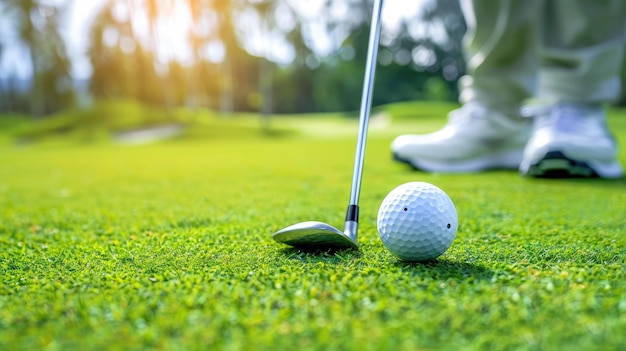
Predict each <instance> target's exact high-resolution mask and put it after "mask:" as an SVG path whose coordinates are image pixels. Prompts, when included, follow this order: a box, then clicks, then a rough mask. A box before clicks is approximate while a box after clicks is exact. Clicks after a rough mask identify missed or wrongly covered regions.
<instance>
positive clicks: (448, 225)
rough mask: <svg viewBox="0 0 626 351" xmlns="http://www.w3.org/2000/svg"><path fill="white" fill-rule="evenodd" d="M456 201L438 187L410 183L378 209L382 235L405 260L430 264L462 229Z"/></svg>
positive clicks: (392, 251)
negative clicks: (429, 261) (459, 226)
mask: <svg viewBox="0 0 626 351" xmlns="http://www.w3.org/2000/svg"><path fill="white" fill-rule="evenodd" d="M458 223H459V222H458V217H457V213H456V209H455V208H454V204H453V203H452V200H450V198H449V197H448V195H446V193H445V192H444V191H443V190H441V189H439V188H438V187H436V186H434V185H432V184H429V183H424V182H410V183H405V184H402V185H400V186H398V187H396V188H395V189H393V190H392V191H391V192H390V193H389V194H388V195H387V196H386V197H385V199H384V200H383V202H382V204H381V205H380V208H379V210H378V218H377V227H378V234H379V235H380V239H381V240H382V242H383V244H384V245H385V247H386V248H387V249H388V250H389V251H391V253H392V254H394V255H396V256H397V257H399V258H400V259H402V260H405V261H428V260H432V259H434V258H437V257H439V256H440V255H441V254H443V253H444V252H445V251H446V250H447V249H448V248H449V247H450V245H452V241H453V240H454V237H455V236H456V230H457V228H458Z"/></svg>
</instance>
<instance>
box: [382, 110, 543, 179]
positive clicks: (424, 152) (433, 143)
mask: <svg viewBox="0 0 626 351" xmlns="http://www.w3.org/2000/svg"><path fill="white" fill-rule="evenodd" d="M448 117H449V120H448V123H447V124H446V125H445V126H444V127H443V128H442V129H440V130H438V131H436V132H433V133H430V134H424V135H401V136H399V137H397V138H396V139H395V140H394V141H393V142H392V144H391V150H392V152H393V156H394V159H395V160H397V161H400V162H404V163H408V164H409V165H411V166H413V167H414V168H416V169H419V170H422V171H426V172H441V173H455V172H478V171H484V170H489V169H518V168H519V165H520V162H521V160H522V154H523V150H524V146H525V145H526V142H527V141H528V138H529V137H530V130H531V124H530V120H529V119H527V118H521V117H509V116H506V115H504V114H502V113H500V112H498V111H494V110H492V109H488V108H486V107H484V106H482V105H480V104H478V103H469V104H465V105H464V106H463V107H461V108H459V109H457V110H454V111H452V112H451V113H450V114H449V116H448Z"/></svg>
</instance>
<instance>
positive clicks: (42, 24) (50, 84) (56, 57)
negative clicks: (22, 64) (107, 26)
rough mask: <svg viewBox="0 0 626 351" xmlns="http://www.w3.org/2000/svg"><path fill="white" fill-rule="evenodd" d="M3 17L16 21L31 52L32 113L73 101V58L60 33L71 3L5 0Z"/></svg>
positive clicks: (23, 43)
mask: <svg viewBox="0 0 626 351" xmlns="http://www.w3.org/2000/svg"><path fill="white" fill-rule="evenodd" d="M3 5H4V6H3V7H2V10H3V13H2V14H1V16H2V18H3V19H4V20H6V21H9V22H10V23H11V24H12V28H13V29H14V30H15V32H16V33H15V34H16V37H17V39H18V41H19V43H20V45H21V46H22V47H23V48H24V49H25V51H27V52H28V55H27V56H28V58H29V61H30V63H29V64H30V68H31V76H32V78H31V79H32V83H31V85H30V86H31V87H30V98H29V106H28V109H29V112H30V114H31V115H32V116H35V117H36V116H42V115H44V114H45V113H47V112H51V111H54V110H56V109H58V108H60V107H61V106H63V105H67V104H69V103H71V100H72V96H73V87H72V80H71V75H70V60H69V57H68V55H67V50H66V47H65V41H64V40H63V38H62V37H61V35H60V33H59V18H60V17H61V16H62V13H63V12H64V10H65V9H66V7H65V6H67V4H65V5H64V4H59V3H52V2H49V1H42V0H4V4H3Z"/></svg>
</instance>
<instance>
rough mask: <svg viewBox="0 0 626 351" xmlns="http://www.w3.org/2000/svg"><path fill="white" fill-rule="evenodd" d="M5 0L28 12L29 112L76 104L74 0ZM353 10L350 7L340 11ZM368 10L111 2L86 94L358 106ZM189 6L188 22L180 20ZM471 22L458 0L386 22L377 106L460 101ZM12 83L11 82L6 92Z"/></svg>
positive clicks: (234, 0) (338, 1) (23, 38)
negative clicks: (397, 24)
mask: <svg viewBox="0 0 626 351" xmlns="http://www.w3.org/2000/svg"><path fill="white" fill-rule="evenodd" d="M7 1H9V5H8V6H6V5H5V6H4V10H3V15H2V16H3V17H6V16H7V13H13V14H19V16H17V15H15V16H13V17H14V18H15V20H14V21H13V22H12V25H13V27H14V28H15V31H16V32H17V33H19V42H20V43H21V45H23V46H24V47H25V48H27V49H28V50H27V51H28V52H30V53H31V60H32V66H33V71H34V72H36V73H35V74H34V78H33V80H32V81H33V84H32V89H31V91H30V98H29V104H28V105H29V106H28V109H29V110H28V112H31V113H33V114H43V113H45V112H51V111H53V110H57V109H60V108H63V107H67V106H69V105H71V103H72V96H71V92H72V82H71V79H70V78H71V76H70V73H69V72H70V67H71V66H70V63H71V62H70V60H69V58H68V55H67V53H66V50H65V43H64V42H63V40H62V37H61V36H60V35H59V18H60V15H59V14H61V13H62V11H63V10H64V9H65V8H67V6H69V5H70V4H71V1H72V0H67V1H66V2H65V3H63V4H64V5H54V4H57V3H48V2H45V4H44V1H43V0H7ZM74 1H75V0H74ZM346 6H347V8H348V9H349V11H348V12H345V11H343V12H341V11H337V9H338V8H342V7H343V8H344V9H345V7H346ZM181 9H182V10H181ZM371 9H372V0H326V1H324V2H323V4H322V6H321V8H320V9H319V13H318V16H311V14H310V13H308V12H306V11H304V10H302V5H301V4H299V3H298V2H297V1H293V0H274V1H267V0H179V1H173V0H106V1H105V2H104V5H103V6H102V7H101V8H100V10H99V12H98V14H97V15H96V16H95V18H94V20H93V22H92V23H91V30H90V32H89V40H88V42H89V47H88V57H89V62H90V63H91V66H92V71H93V73H92V75H91V77H90V80H89V84H88V87H89V94H90V95H91V96H92V97H93V98H94V99H96V100H97V99H118V98H124V99H127V98H130V99H135V100H137V101H140V102H143V103H146V104H150V105H155V106H161V107H163V108H166V109H168V108H170V107H173V106H190V107H203V108H211V109H216V110H220V111H222V112H224V113H228V112H229V111H234V110H237V111H260V112H262V113H263V114H264V115H269V114H270V113H283V112H311V111H351V110H356V109H358V106H359V103H360V101H359V100H360V94H361V88H362V84H363V71H364V67H365V59H366V53H367V44H368V35H369V25H370V23H369V21H370V15H371ZM177 11H178V12H177ZM181 11H182V12H183V13H185V14H186V16H187V17H184V19H185V23H174V24H172V21H173V18H174V13H179V12H181ZM40 13H44V14H46V15H45V16H43V17H41V18H40V20H37V18H38V17H37V16H34V15H33V14H40ZM168 21H170V22H168ZM39 22H41V23H39ZM167 23H170V25H175V26H180V28H175V29H176V30H175V31H174V30H172V29H173V28H171V27H170V29H169V30H171V31H172V32H176V33H182V32H184V33H183V35H182V36H181V37H177V39H176V40H180V41H183V42H184V43H185V47H187V48H188V55H187V57H186V58H185V59H183V60H181V59H175V57H174V56H176V55H175V54H177V53H176V52H172V50H171V48H168V47H167V45H168V44H167V43H166V42H165V41H164V39H163V38H164V37H165V36H166V35H164V31H163V28H164V24H165V27H166V25H167ZM415 28H421V29H420V30H415ZM464 30H465V26H464V23H463V19H462V17H461V15H460V11H459V9H458V5H457V3H456V1H455V0H441V1H434V0H431V1H425V2H424V6H422V9H421V11H420V12H419V13H418V15H417V16H416V18H411V19H408V20H405V21H404V22H402V23H401V30H400V31H399V32H398V33H395V34H393V35H390V34H389V33H387V32H385V29H384V28H383V34H384V35H385V38H384V40H383V41H381V46H380V48H379V50H380V51H379V68H378V72H377V77H376V87H375V93H374V104H382V103H387V102H392V101H401V100H414V99H455V98H456V94H457V90H456V81H457V79H458V78H459V76H460V75H461V74H462V73H463V70H464V63H463V58H462V55H461V47H460V42H461V37H462V36H463V34H464ZM43 31H45V33H44V32H43ZM385 33H386V34H385ZM165 34H168V33H167V32H165ZM42 38H45V40H41V39H42ZM251 38H255V39H254V40H253V39H251ZM319 38H329V39H328V40H330V44H329V45H328V48H327V49H326V50H325V51H324V50H322V51H320V49H319V47H317V46H318V44H316V42H317V41H319ZM259 43H261V45H260V46H259ZM280 52H282V53H283V54H282V58H281V55H280ZM1 54H2V51H0V55H1ZM284 57H288V60H287V62H285V59H284ZM6 86H7V84H6V83H5V84H3V85H2V86H0V87H6ZM9 86H10V85H9ZM14 90H15V89H5V91H6V94H5V93H3V96H8V94H9V93H10V92H11V93H14ZM4 100H7V99H3V100H2V101H4ZM53 102H54V103H53ZM24 107H25V106H21V107H20V108H22V109H24ZM1 108H3V109H8V108H14V107H8V105H7V104H3V105H2V107H1Z"/></svg>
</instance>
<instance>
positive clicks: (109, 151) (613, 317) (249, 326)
mask: <svg viewBox="0 0 626 351" xmlns="http://www.w3.org/2000/svg"><path fill="white" fill-rule="evenodd" d="M450 108H451V107H450V106H447V105H442V106H433V105H424V104H407V105H396V106H391V107H389V108H388V109H386V110H382V112H385V111H386V114H387V115H388V116H391V123H390V124H389V120H386V119H385V117H384V116H383V115H380V116H377V117H378V119H374V121H373V124H372V128H371V131H370V136H369V139H368V146H367V154H366V164H365V172H364V178H363V187H362V192H361V202H360V205H361V217H360V219H361V221H360V223H361V227H360V232H359V235H360V237H359V242H360V244H361V246H360V250H358V251H340V252H334V253H332V252H317V253H310V252H299V251H296V250H294V249H291V248H288V247H285V246H281V245H279V244H277V243H275V242H273V240H272V239H271V233H272V232H274V231H275V230H278V229H280V228H281V227H284V226H286V225H289V224H292V223H296V222H300V221H304V220H311V219H312V220H319V221H324V222H328V223H330V224H334V225H337V226H341V225H342V223H343V215H344V211H345V208H346V206H347V203H348V199H349V190H350V183H351V177H352V165H353V157H354V146H355V140H354V139H355V138H354V134H355V133H356V121H355V120H354V119H345V118H340V117H333V116H330V117H315V118H316V119H312V118H309V119H305V120H302V119H299V118H295V117H294V118H291V117H290V118H287V117H284V118H283V117H278V118H276V119H274V120H273V121H272V125H273V126H274V128H282V127H285V128H287V129H289V130H291V131H293V133H284V134H279V135H274V136H266V135H264V134H262V133H260V132H259V133H245V134H244V135H243V136H242V137H237V136H236V135H232V133H231V134H229V135H230V136H229V137H228V138H215V137H199V136H195V137H188V138H181V139H178V140H171V141H166V142H160V143H156V144H149V145H141V146H125V145H117V144H115V143H112V142H97V143H86V144H80V143H78V142H76V141H66V142H63V141H62V140H57V139H54V140H53V141H42V142H38V143H34V144H27V145H18V146H15V145H14V144H13V143H10V142H6V143H4V144H3V145H4V146H0V165H2V166H0V350H34V349H45V350H144V349H157V350H166V349H167V350H208V349H210V350H281V349H283V350H289V349H298V350H399V349H404V350H439V349H442V350H443V349H445V350H487V349H492V350H570V349H576V350H623V349H624V348H625V347H626V333H624V331H625V330H626V262H625V257H626V249H625V247H626V246H625V244H626V237H625V231H626V216H625V213H626V211H625V210H626V205H625V204H626V191H624V190H625V185H626V184H625V182H624V180H617V181H602V180H536V179H526V178H522V177H520V176H519V175H518V174H517V173H516V172H506V171H502V172H488V173H483V174H465V175H439V174H425V173H419V172H414V171H412V170H410V169H408V168H406V167H404V166H403V165H399V164H396V163H393V162H392V161H391V160H390V155H389V151H388V145H389V142H390V141H391V140H392V139H393V137H394V136H395V135H396V134H398V133H400V132H408V131H426V130H432V129H435V128H437V127H438V126H440V125H441V124H443V123H444V122H445V120H444V118H443V115H444V114H445V113H446V112H447V111H448V110H449V109H450ZM411 111H414V112H415V114H417V115H419V117H418V118H413V119H411V118H410V117H408V115H410V114H411ZM313 121H315V122H314V123H313ZM385 121H387V122H386V123H385ZM610 122H611V125H612V126H613V127H614V129H615V131H616V134H617V137H618V139H619V140H622V141H623V142H626V111H624V110H612V111H611V119H610ZM251 123H255V122H251ZM226 125H228V123H226V122H224V123H221V124H220V127H219V128H226V127H225V126H226ZM315 126H318V127H315ZM320 126H323V127H320ZM216 128H217V127H216ZM326 132H327V133H326ZM5 140H8V139H7V138H5ZM620 155H621V159H622V162H623V163H625V164H626V158H625V157H626V148H624V147H622V150H621V153H620ZM415 180H420V181H426V182H430V183H433V184H435V185H437V186H439V187H441V188H442V189H444V190H445V191H446V192H447V193H448V195H449V196H450V197H451V198H452V200H453V201H454V202H455V204H456V207H457V211H458V213H459V231H458V234H457V238H456V239H455V241H454V243H453V245H452V247H451V248H450V249H449V250H448V251H447V252H446V253H445V254H444V255H443V256H441V257H440V258H439V259H438V260H436V261H434V262H430V263H426V264H408V263H404V262H401V261H399V260H398V259H396V258H395V257H393V256H392V255H391V254H390V253H389V252H387V251H386V250H385V249H384V247H383V245H382V243H381V241H380V240H379V238H378V234H377V231H376V213H377V210H378V206H379V205H380V203H381V201H382V199H383V198H384V197H385V195H386V194H387V193H388V192H389V191H390V190H391V189H393V188H394V187H395V186H397V185H399V184H402V183H404V182H408V181H415Z"/></svg>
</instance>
